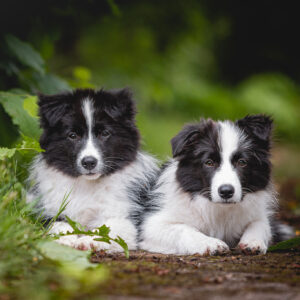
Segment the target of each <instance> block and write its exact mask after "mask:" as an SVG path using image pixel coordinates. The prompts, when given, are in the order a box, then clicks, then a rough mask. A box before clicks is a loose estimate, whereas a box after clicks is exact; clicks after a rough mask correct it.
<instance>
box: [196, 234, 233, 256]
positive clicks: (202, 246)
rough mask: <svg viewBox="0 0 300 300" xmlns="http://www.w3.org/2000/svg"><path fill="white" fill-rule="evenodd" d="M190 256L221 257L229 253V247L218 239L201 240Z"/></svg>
mask: <svg viewBox="0 0 300 300" xmlns="http://www.w3.org/2000/svg"><path fill="white" fill-rule="evenodd" d="M195 246H196V247H194V250H192V251H191V254H196V253H197V254H200V255H203V256H207V255H222V254H225V253H228V252H229V247H228V246H227V244H226V243H224V242H223V241H221V240H219V239H215V238H207V239H204V240H202V241H201V242H200V243H198V245H195Z"/></svg>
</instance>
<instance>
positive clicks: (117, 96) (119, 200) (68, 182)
mask: <svg viewBox="0 0 300 300" xmlns="http://www.w3.org/2000/svg"><path fill="white" fill-rule="evenodd" d="M39 109H40V110H39V112H40V122H41V127H42V129H43V133H42V136H41V138H40V144H41V147H42V148H43V149H44V150H45V152H43V153H42V154H41V155H39V156H38V157H37V158H36V159H35V161H34V162H33V164H32V167H31V171H30V177H29V181H30V183H31V185H32V188H31V190H30V191H29V193H28V197H27V199H28V201H29V202H30V201H37V204H36V208H37V213H41V214H42V215H43V216H44V218H45V219H51V218H53V217H54V216H55V215H56V214H57V213H58V211H59V208H60V206H61V204H62V201H63V199H64V197H65V196H66V195H67V196H68V198H67V202H68V204H67V206H66V209H65V210H64V211H63V213H62V216H61V217H60V219H62V220H63V219H64V216H68V217H70V218H71V219H72V220H74V221H76V222H79V223H80V224H81V225H83V226H85V227H86V228H87V229H91V230H92V229H94V228H96V227H99V226H101V225H103V224H105V225H106V226H109V227H110V229H111V233H110V235H111V236H112V237H116V236H120V237H122V238H123V239H124V240H125V241H126V243H127V244H128V246H129V249H136V247H137V227H136V224H137V223H139V221H140V220H139V215H140V211H141V210H143V207H142V206H141V204H142V202H143V199H144V198H143V197H144V195H145V194H147V190H148V189H150V185H151V182H152V181H153V178H155V174H156V172H157V166H156V161H155V160H154V159H153V158H152V157H151V156H149V155H147V154H145V153H142V152H140V151H139V132H138V130H137V128H136V125H135V106H134V103H133V101H132V99H131V94H130V93H129V91H128V90H126V89H123V90H120V91H104V90H99V91H94V90H90V89H85V90H76V91H74V92H71V93H65V94H58V95H52V96H46V95H40V96H39ZM66 231H72V228H71V227H70V225H69V224H68V223H67V222H64V221H61V222H55V223H54V225H53V227H52V229H51V231H50V233H61V232H62V233H64V232H66ZM58 242H60V243H62V244H65V245H69V246H72V247H75V248H81V249H89V248H95V249H109V250H113V251H114V250H121V248H120V247H119V246H118V245H116V244H114V243H112V244H111V245H109V244H106V243H102V242H96V241H94V240H93V238H92V237H89V236H82V237H78V236H75V235H71V236H63V237H61V238H60V239H59V240H58Z"/></svg>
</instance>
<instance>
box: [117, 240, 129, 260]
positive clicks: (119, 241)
mask: <svg viewBox="0 0 300 300" xmlns="http://www.w3.org/2000/svg"><path fill="white" fill-rule="evenodd" d="M114 242H116V243H118V244H119V245H120V246H121V247H122V248H123V250H124V253H125V256H126V257H127V258H128V257H129V250H128V245H127V244H126V242H125V241H124V240H123V239H122V238H121V237H119V236H118V237H117V238H116V239H114Z"/></svg>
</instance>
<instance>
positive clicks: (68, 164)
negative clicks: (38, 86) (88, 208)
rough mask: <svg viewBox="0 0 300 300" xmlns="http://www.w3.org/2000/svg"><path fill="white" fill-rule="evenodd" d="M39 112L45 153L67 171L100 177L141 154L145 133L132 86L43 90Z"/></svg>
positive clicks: (55, 166) (51, 164)
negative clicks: (45, 92) (141, 134)
mask: <svg viewBox="0 0 300 300" xmlns="http://www.w3.org/2000/svg"><path fill="white" fill-rule="evenodd" d="M39 113H40V122H41V127H42V129H43V133H42V136H41V138H40V144H41V147H42V148H43V149H45V152H44V153H43V155H44V157H45V159H46V161H47V163H48V164H49V165H50V166H52V167H54V168H56V169H58V170H59V171H61V172H63V173H65V174H67V175H70V176H72V177H78V176H84V177H86V178H87V179H97V178H98V177H100V176H103V175H108V174H110V173H112V172H115V171H116V170H119V169H121V168H123V167H124V166H126V165H127V164H128V163H130V162H132V161H133V160H134V159H135V157H136V153H137V150H138V147H139V133H138V130H137V128H136V126H135V106H134V103H133V101H132V99H131V94H130V92H129V91H128V90H126V89H123V90H120V91H104V90H100V91H94V90H90V89H85V90H75V91H74V92H72V93H65V94H58V95H51V96H46V95H39Z"/></svg>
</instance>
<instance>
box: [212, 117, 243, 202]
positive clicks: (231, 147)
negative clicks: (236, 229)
mask: <svg viewBox="0 0 300 300" xmlns="http://www.w3.org/2000/svg"><path fill="white" fill-rule="evenodd" d="M219 124H220V126H221V130H220V137H219V145H220V151H221V153H220V155H221V164H220V166H219V169H218V170H217V171H216V173H215V175H214V177H213V178H212V184H211V196H212V201H213V202H223V203H224V202H230V203H236V202H240V201H241V199H242V186H241V183H240V180H239V177H238V174H237V172H236V170H235V168H234V166H233V165H232V163H231V159H232V155H233V153H234V152H235V151H236V150H237V149H238V145H239V139H240V132H239V131H238V130H237V128H235V127H234V125H233V124H232V123H230V122H220V123H219ZM222 185H231V186H233V188H234V194H233V196H232V197H231V198H229V199H227V200H226V201H225V200H224V199H223V198H222V197H221V196H220V194H219V188H220V187H221V186H222Z"/></svg>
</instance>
